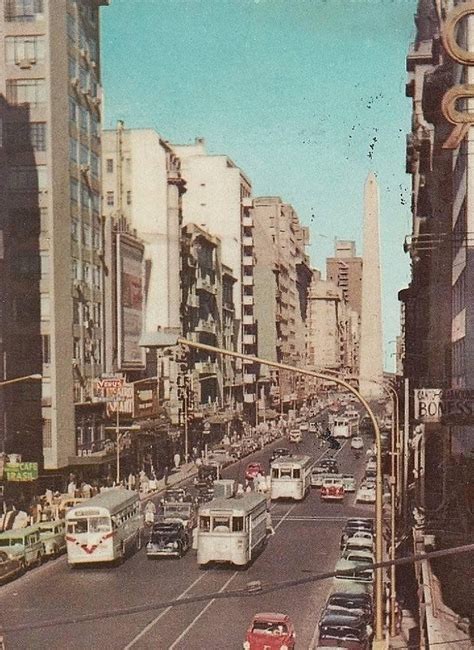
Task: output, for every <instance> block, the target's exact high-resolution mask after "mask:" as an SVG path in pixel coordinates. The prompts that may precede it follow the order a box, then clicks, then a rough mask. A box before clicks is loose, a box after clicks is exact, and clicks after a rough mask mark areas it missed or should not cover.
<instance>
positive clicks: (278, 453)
mask: <svg viewBox="0 0 474 650" xmlns="http://www.w3.org/2000/svg"><path fill="white" fill-rule="evenodd" d="M282 456H291V452H290V450H289V449H287V448H286V447H278V448H277V449H274V450H273V451H272V455H271V458H270V462H271V463H273V461H274V460H276V459H277V458H281V457H282Z"/></svg>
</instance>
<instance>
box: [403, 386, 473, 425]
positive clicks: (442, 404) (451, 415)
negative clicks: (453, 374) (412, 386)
mask: <svg viewBox="0 0 474 650" xmlns="http://www.w3.org/2000/svg"><path fill="white" fill-rule="evenodd" d="M415 420H419V421H420V422H426V423H430V422H432V423H436V422H438V423H443V424H452V425H455V424H459V425H461V424H474V390H472V389H469V388H450V389H441V388H418V389H416V390H415Z"/></svg>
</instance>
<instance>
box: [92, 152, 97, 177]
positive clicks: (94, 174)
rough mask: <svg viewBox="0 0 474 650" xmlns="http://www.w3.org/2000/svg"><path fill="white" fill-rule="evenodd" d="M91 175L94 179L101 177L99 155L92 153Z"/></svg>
mask: <svg viewBox="0 0 474 650" xmlns="http://www.w3.org/2000/svg"><path fill="white" fill-rule="evenodd" d="M90 157H91V174H92V177H93V178H98V177H99V158H98V156H97V154H95V153H94V152H93V151H91V156H90Z"/></svg>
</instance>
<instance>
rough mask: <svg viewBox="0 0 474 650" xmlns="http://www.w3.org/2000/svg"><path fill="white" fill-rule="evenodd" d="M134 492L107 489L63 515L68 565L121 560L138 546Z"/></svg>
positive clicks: (139, 523)
mask: <svg viewBox="0 0 474 650" xmlns="http://www.w3.org/2000/svg"><path fill="white" fill-rule="evenodd" d="M141 526H142V516H141V514H140V499H139V496H138V493H137V492H132V491H131V490H125V489H124V488H111V489H110V490H106V491H104V492H101V493H100V494H98V495H97V496H95V497H92V499H87V500H86V501H84V502H83V503H81V504H80V505H77V506H75V507H74V508H72V509H71V510H69V512H68V513H67V514H66V545H67V561H68V563H69V564H70V565H78V564H86V563H91V562H114V561H118V562H120V561H122V560H123V559H124V558H125V556H126V555H127V554H128V553H129V552H130V551H132V550H139V549H140V546H141V534H140V528H141Z"/></svg>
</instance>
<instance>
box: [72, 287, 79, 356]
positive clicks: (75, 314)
mask: <svg viewBox="0 0 474 650" xmlns="http://www.w3.org/2000/svg"><path fill="white" fill-rule="evenodd" d="M80 311H81V306H80V304H79V300H78V299H77V298H73V299H72V322H73V323H74V324H75V325H79V318H80ZM75 342H76V339H74V344H75ZM74 347H75V345H74ZM74 357H75V358H76V359H79V358H80V355H78V354H76V352H74Z"/></svg>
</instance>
